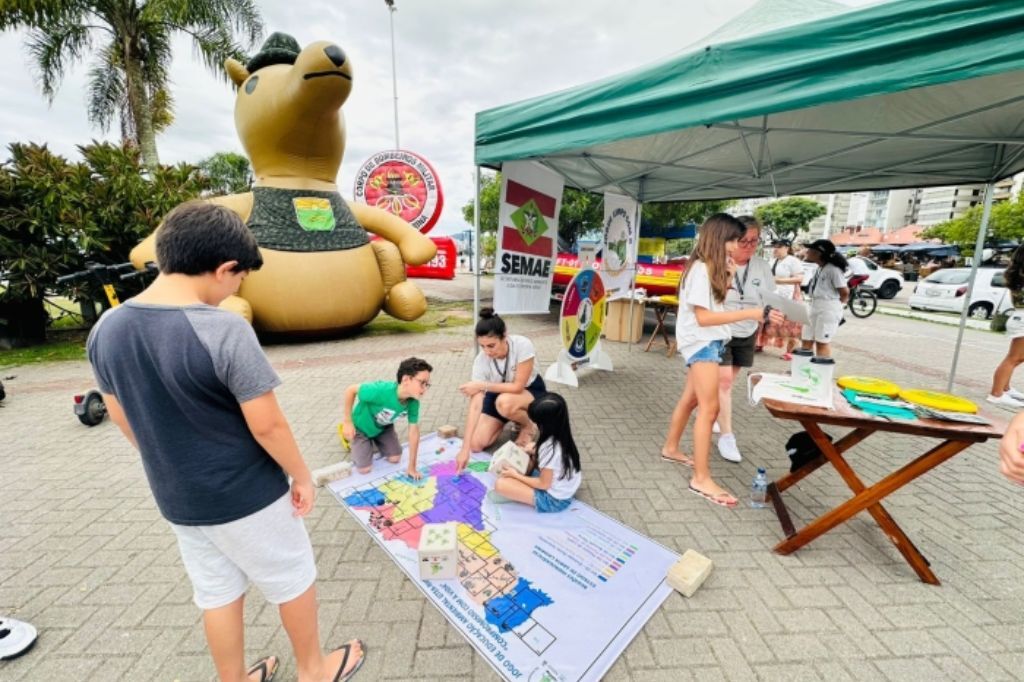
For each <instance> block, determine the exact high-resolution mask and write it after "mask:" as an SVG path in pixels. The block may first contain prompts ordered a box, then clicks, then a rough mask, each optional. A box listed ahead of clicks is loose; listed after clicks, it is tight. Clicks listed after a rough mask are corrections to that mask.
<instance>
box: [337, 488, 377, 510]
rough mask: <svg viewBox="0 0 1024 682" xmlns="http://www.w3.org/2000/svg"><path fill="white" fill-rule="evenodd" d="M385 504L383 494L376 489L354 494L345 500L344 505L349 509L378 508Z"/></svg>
mask: <svg viewBox="0 0 1024 682" xmlns="http://www.w3.org/2000/svg"><path fill="white" fill-rule="evenodd" d="M385 502H387V498H386V497H385V496H384V493H382V492H381V491H379V490H377V489H376V488H374V489H373V490H363V491H362V492H355V493H352V494H351V495H349V496H348V497H346V498H345V504H347V505H349V506H350V507H379V506H380V505H382V504H384V503H385Z"/></svg>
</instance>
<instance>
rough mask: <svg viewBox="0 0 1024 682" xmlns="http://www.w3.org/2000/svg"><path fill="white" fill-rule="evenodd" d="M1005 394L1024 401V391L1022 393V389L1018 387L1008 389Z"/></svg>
mask: <svg viewBox="0 0 1024 682" xmlns="http://www.w3.org/2000/svg"><path fill="white" fill-rule="evenodd" d="M1003 395H1008V396H1010V397H1011V398H1013V399H1014V400H1019V401H1021V402H1024V393H1021V392H1020V391H1018V390H1017V389H1015V388H1013V387H1012V386H1011V387H1010V388H1008V389H1006V390H1005V391H1003Z"/></svg>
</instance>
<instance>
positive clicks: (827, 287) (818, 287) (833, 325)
mask: <svg viewBox="0 0 1024 682" xmlns="http://www.w3.org/2000/svg"><path fill="white" fill-rule="evenodd" d="M807 260H808V262H810V263H814V264H815V265H817V266H818V269H817V271H816V272H815V273H814V277H813V278H812V279H811V282H810V284H808V285H807V288H808V294H809V296H810V299H811V310H810V314H811V323H810V324H806V325H804V328H803V332H802V333H801V339H802V341H803V347H804V349H805V350H813V351H814V354H815V355H816V356H818V357H823V358H827V357H831V356H832V338H833V337H834V336H835V334H836V331H837V330H838V329H839V324H840V323H841V322H842V319H843V306H845V305H846V301H847V300H848V299H849V297H850V289H849V288H848V287H847V285H846V275H845V274H843V273H844V272H845V271H846V268H847V262H846V259H845V258H843V257H842V256H841V255H839V254H838V253H836V247H835V244H833V243H832V242H830V241H829V240H827V239H818V240H817V241H813V242H811V243H810V244H808V245H807Z"/></svg>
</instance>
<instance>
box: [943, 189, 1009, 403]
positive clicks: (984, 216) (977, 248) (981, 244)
mask: <svg viewBox="0 0 1024 682" xmlns="http://www.w3.org/2000/svg"><path fill="white" fill-rule="evenodd" d="M992 194H993V183H992V182H989V183H988V184H986V185H985V207H984V208H983V209H982V211H981V226H980V227H979V228H978V239H977V241H975V243H974V257H973V258H971V277H970V279H968V280H967V293H966V294H964V309H963V310H961V311H960V329H959V330H958V331H957V334H956V348H955V349H954V350H953V365H952V367H950V368H949V381H948V382H947V383H946V392H947V393H952V392H953V381H954V379H956V365H957V362H958V361H959V360H960V344H961V343H962V342H963V339H964V327H966V326H967V312H968V310H970V307H971V294H972V293H973V292H974V279H975V277H977V275H978V266H979V265H981V259H982V257H983V254H982V252H983V251H984V248H985V236H986V233H987V232H988V218H989V215H990V214H991V213H992ZM995 312H998V311H993V313H995Z"/></svg>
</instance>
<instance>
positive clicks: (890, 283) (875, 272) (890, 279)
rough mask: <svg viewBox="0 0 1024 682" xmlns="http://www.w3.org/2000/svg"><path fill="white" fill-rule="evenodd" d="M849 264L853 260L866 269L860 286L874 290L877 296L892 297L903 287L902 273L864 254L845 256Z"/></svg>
mask: <svg viewBox="0 0 1024 682" xmlns="http://www.w3.org/2000/svg"><path fill="white" fill-rule="evenodd" d="M847 260H848V261H849V262H850V264H851V265H853V263H854V261H857V262H859V263H860V265H861V266H863V267H861V268H860V270H861V271H864V270H865V269H866V270H867V276H868V279H867V281H866V282H864V284H862V285H861V286H862V287H864V288H865V289H872V290H874V292H875V294H877V295H878V298H894V297H895V296H896V294H898V293H900V289H902V288H903V273H900V272H897V271H895V270H890V269H889V268H883V267H882V266H881V265H879V264H878V263H876V262H875V261H873V260H871V259H870V258H865V257H864V256H853V257H851V258H847Z"/></svg>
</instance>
